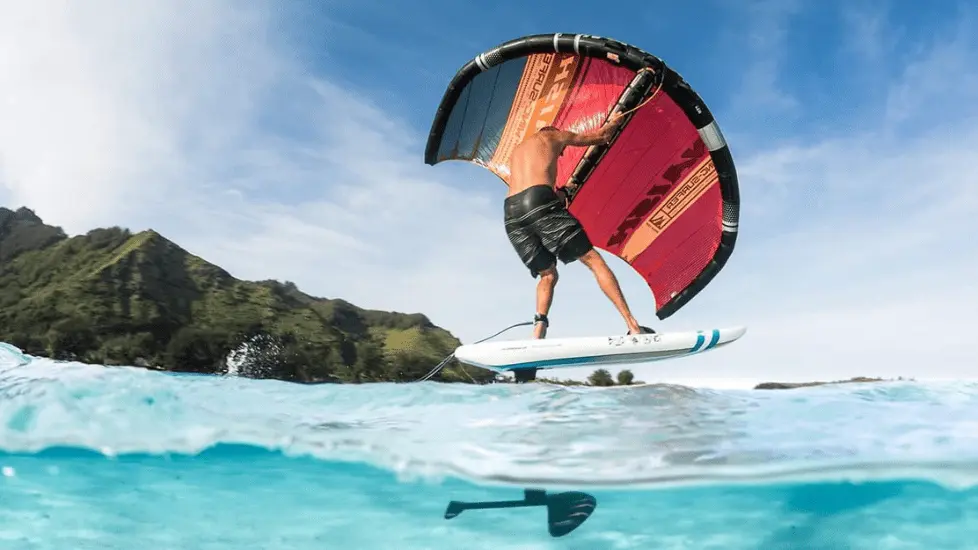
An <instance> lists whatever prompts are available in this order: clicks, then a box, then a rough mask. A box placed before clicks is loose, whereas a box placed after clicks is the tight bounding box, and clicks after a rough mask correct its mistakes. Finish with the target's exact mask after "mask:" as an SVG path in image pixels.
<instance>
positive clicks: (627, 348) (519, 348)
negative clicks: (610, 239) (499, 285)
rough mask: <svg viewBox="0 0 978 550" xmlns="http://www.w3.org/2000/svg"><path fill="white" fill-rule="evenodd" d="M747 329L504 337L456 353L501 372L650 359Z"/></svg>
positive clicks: (710, 345)
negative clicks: (520, 338)
mask: <svg viewBox="0 0 978 550" xmlns="http://www.w3.org/2000/svg"><path fill="white" fill-rule="evenodd" d="M746 332H747V327H746V326H735V327H728V328H715V329H709V330H695V331H685V332H662V333H656V334H632V335H622V334H619V335H614V336H586V337H577V338H545V339H539V340H537V339H530V340H502V341H495V342H483V343H480V344H468V345H462V346H459V347H458V348H457V349H456V350H455V358H456V359H457V360H459V361H460V362H462V363H465V364H467V365H472V366H475V367H480V368H484V369H489V370H493V371H496V372H507V371H514V370H520V369H552V368H561V367H579V366H594V365H610V364H622V363H645V362H650V361H662V360H665V359H674V358H678V357H687V356H690V355H695V354H699V353H703V352H706V351H710V350H714V349H717V348H720V347H723V346H725V345H727V344H730V343H732V342H735V341H737V340H738V339H739V338H740V337H741V336H743V335H744V333H746Z"/></svg>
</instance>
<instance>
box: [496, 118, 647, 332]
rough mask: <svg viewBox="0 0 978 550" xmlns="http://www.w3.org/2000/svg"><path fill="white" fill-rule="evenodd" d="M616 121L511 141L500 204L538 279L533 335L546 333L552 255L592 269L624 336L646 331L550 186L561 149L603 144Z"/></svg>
mask: <svg viewBox="0 0 978 550" xmlns="http://www.w3.org/2000/svg"><path fill="white" fill-rule="evenodd" d="M617 124H618V121H617V120H615V119H612V121H610V122H609V123H608V124H606V125H605V126H604V127H603V128H601V129H600V130H598V131H595V132H589V133H581V134H577V133H574V132H568V131H565V130H558V129H556V128H553V127H547V128H543V129H541V130H540V131H538V132H536V133H534V134H532V135H530V136H529V137H527V138H526V139H525V140H524V141H523V142H522V143H520V144H519V145H517V146H516V148H515V149H514V150H513V153H512V155H511V156H510V181H509V193H508V194H507V196H506V200H505V203H504V210H505V224H506V234H507V236H508V237H509V240H510V242H511V243H512V245H513V248H514V249H515V250H516V253H517V254H518V255H519V256H520V259H521V260H522V261H523V264H524V265H526V267H527V268H528V269H529V270H530V275H531V276H533V277H537V276H539V277H540V281H539V282H538V283H537V296H536V302H537V304H536V312H537V315H536V317H535V320H536V324H535V327H534V337H536V338H544V337H545V336H546V333H547V326H548V324H549V321H548V319H547V314H548V313H549V312H550V306H551V304H552V302H553V292H554V287H555V286H556V284H557V259H558V258H559V259H560V260H561V261H562V262H563V263H565V264H567V263H570V262H573V261H575V260H580V261H581V263H583V264H584V265H586V266H587V267H588V268H589V269H590V270H591V272H592V273H594V276H595V278H596V279H597V282H598V286H600V287H601V290H602V291H603V292H604V294H605V295H606V296H607V297H608V298H609V299H610V300H611V302H612V303H613V304H614V305H615V307H616V308H617V309H618V312H619V313H620V314H621V316H622V318H623V319H624V320H625V324H626V325H627V326H628V332H629V334H637V333H640V332H652V331H651V329H648V328H645V327H642V326H641V325H639V324H638V321H636V320H635V317H634V316H633V315H632V313H631V311H630V310H629V308H628V304H627V302H626V301H625V297H624V296H623V295H622V292H621V287H620V286H619V284H618V279H617V278H616V277H615V274H614V273H613V272H612V271H611V269H610V268H609V267H608V264H607V263H605V261H604V258H602V257H601V255H600V254H599V253H598V251H597V250H595V249H594V246H593V245H592V244H591V241H590V240H589V239H588V237H587V234H586V233H585V232H584V228H583V227H581V224H580V222H579V221H578V220H577V218H575V217H574V215H573V214H571V213H570V212H569V211H568V210H567V208H566V205H565V204H564V202H563V201H562V200H561V199H560V197H559V196H558V195H557V192H556V191H555V189H554V184H555V181H554V180H555V178H556V173H557V159H559V158H560V155H561V154H562V153H563V152H564V149H565V148H566V147H568V146H589V145H597V144H601V143H607V142H608V141H609V140H610V139H611V137H612V136H613V135H614V130H615V128H616V127H617Z"/></svg>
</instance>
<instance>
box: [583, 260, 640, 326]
mask: <svg viewBox="0 0 978 550" xmlns="http://www.w3.org/2000/svg"><path fill="white" fill-rule="evenodd" d="M578 259H579V260H580V261H581V263H583V264H584V265H586V266H587V267H588V269H590V270H591V272H592V273H594V278H595V279H597V280H598V286H599V287H601V290H602V292H604V294H605V296H607V297H608V299H610V300H611V303H613V304H615V307H616V308H618V313H620V314H621V316H622V318H623V319H625V324H626V325H628V333H629V334H638V333H640V332H642V327H641V326H640V325H639V324H638V321H637V320H636V319H635V317H634V316H633V315H632V312H631V310H629V309H628V303H627V302H626V301H625V296H624V295H623V294H622V293H621V286H619V284H618V278H617V277H615V274H614V273H613V272H612V271H611V268H610V267H608V264H607V263H606V262H605V261H604V258H602V257H601V254H598V251H597V250H595V249H593V248H592V249H591V250H589V251H587V252H586V253H585V254H584V255H582V256H581V257H580V258H578Z"/></svg>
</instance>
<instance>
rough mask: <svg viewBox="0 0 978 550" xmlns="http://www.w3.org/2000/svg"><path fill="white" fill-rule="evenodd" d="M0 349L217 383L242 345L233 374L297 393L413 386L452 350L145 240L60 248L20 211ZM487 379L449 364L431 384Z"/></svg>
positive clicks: (2, 305) (108, 235)
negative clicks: (324, 385)
mask: <svg viewBox="0 0 978 550" xmlns="http://www.w3.org/2000/svg"><path fill="white" fill-rule="evenodd" d="M0 341H6V342H10V343H11V344H14V345H16V346H18V347H20V348H22V349H24V350H25V351H26V352H28V353H31V354H33V355H41V356H47V357H51V358H55V359H77V360H81V361H85V362H90V363H102V364H108V365H113V364H116V365H119V364H126V365H140V366H148V367H155V368H161V369H166V370H173V371H183V372H205V373H215V372H225V371H226V370H227V368H228V362H227V361H226V358H227V356H228V353H229V352H231V351H232V350H236V349H239V348H241V345H242V344H243V343H246V342H250V344H249V346H248V347H249V349H250V353H248V354H247V357H248V358H247V360H246V361H245V364H243V365H240V366H238V371H239V372H240V373H241V374H244V375H246V376H255V377H269V378H279V379H285V380H293V381H299V382H321V381H335V382H368V381H410V380H415V379H417V378H418V377H420V376H422V375H424V374H425V373H426V372H428V371H429V370H430V369H431V368H432V367H434V366H435V365H436V364H438V362H440V361H441V360H442V359H443V358H445V357H446V356H447V355H449V354H450V353H451V352H452V350H454V349H455V347H456V346H458V345H459V341H458V339H457V338H455V337H454V336H452V334H450V333H449V332H448V331H446V330H444V329H442V328H439V327H437V326H435V325H433V324H432V323H431V322H430V321H429V320H428V318H427V317H425V316H424V315H421V314H403V313H393V312H385V311H373V310H365V309H361V308H359V307H356V306H354V305H353V304H350V303H349V302H346V301H343V300H339V299H324V298H316V297H313V296H310V295H308V294H305V293H303V292H301V291H300V290H299V289H298V288H296V286H295V285H294V284H292V283H289V282H285V283H281V282H278V281H257V282H253V281H242V280H239V279H236V278H234V277H232V276H231V275H230V274H229V273H227V272H226V271H224V270H223V269H221V268H220V267H218V266H216V265H214V264H211V263H208V262H207V261H205V260H203V259H202V258H200V257H198V256H195V255H193V254H190V253H189V252H187V251H186V250H184V249H182V248H180V247H179V246H177V245H176V244H174V243H173V242H171V241H169V240H167V239H166V238H164V237H163V236H162V235H160V234H159V233H157V232H155V231H152V230H150V231H143V232H141V233H136V234H133V233H131V232H130V231H129V230H127V229H123V228H120V227H111V228H103V229H94V230H92V231H89V232H88V233H87V234H85V235H78V236H75V237H68V236H67V235H66V234H65V232H64V231H62V230H61V228H59V227H52V226H49V225H46V224H45V223H44V222H43V221H42V220H41V219H40V218H39V217H37V216H36V215H35V214H34V212H32V211H31V210H29V209H27V208H20V209H18V210H16V211H12V210H9V209H6V208H0ZM231 363H232V367H233V365H234V363H235V361H231ZM463 369H464V370H463ZM491 378H492V373H488V372H485V371H483V370H482V369H476V368H471V367H463V366H462V365H460V364H458V363H457V362H455V361H452V362H451V363H450V364H449V365H448V366H447V367H446V368H445V369H444V370H443V371H442V372H441V374H439V375H438V376H437V377H436V378H435V379H437V380H442V381H472V380H476V381H479V382H483V381H487V380H490V379H491Z"/></svg>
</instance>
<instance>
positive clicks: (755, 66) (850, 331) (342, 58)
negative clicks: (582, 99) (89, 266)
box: [0, 0, 978, 386]
mask: <svg viewBox="0 0 978 550" xmlns="http://www.w3.org/2000/svg"><path fill="white" fill-rule="evenodd" d="M489 6H490V5H487V4H483V3H475V2H466V1H455V2H447V1H444V0H426V1H425V2H422V3H418V2H413V1H412V2H409V1H407V0H384V1H381V0H357V1H352V0H326V1H312V0H301V1H296V2H289V3H281V2H271V1H268V2H249V3H242V2H234V1H232V0H213V1H210V2H198V1H196V0H167V1H162V0H159V1H157V0H145V1H141V2H126V1H123V0H114V1H110V0H93V1H90V2H85V3H77V2H69V1H67V0H63V1H58V0H36V1H33V2H16V1H14V0H0V205H4V206H8V207H14V208H16V207H19V206H28V207H30V208H32V209H34V210H35V211H36V212H37V214H38V215H40V216H41V217H42V218H43V219H44V220H45V221H46V222H47V223H50V224H53V225H60V226H62V227H63V228H64V229H65V230H66V231H67V232H69V233H70V234H78V233H84V232H86V231H87V230H89V229H92V228H94V227H102V226H114V225H117V226H124V227H128V228H130V229H132V230H134V231H140V230H144V229H149V228H152V229H155V230H157V231H159V232H160V233H162V234H163V235H164V236H166V237H168V238H169V239H171V240H173V241H175V242H177V243H178V244H180V245H181V246H183V247H184V248H186V249H188V250H189V251H191V252H192V253H194V254H198V255H200V256H202V257H204V258H206V259H207V260H209V261H212V262H214V263H216V264H218V265H221V266H222V267H224V268H225V269H227V270H228V271H230V272H231V273H232V274H233V275H235V276H236V277H239V278H244V279H267V278H274V279H278V280H283V281H284V280H288V281H293V282H295V283H296V284H298V285H299V287H300V288H301V289H303V290H304V291H306V292H308V293H310V294H313V295H316V296H323V297H330V298H336V297H340V298H344V299H347V300H349V301H351V302H353V303H355V304H357V305H359V306H361V307H366V308H375V309H383V310H395V311H404V312H422V313H425V314H426V315H428V317H429V318H430V319H431V320H432V321H433V322H434V323H435V324H437V325H439V326H442V327H444V328H446V329H448V330H450V331H451V332H452V333H453V334H455V335H456V336H458V337H459V338H460V339H461V340H462V341H463V342H471V341H474V340H476V339H479V338H482V337H485V336H488V335H489V334H492V333H494V332H496V331H497V330H499V329H501V328H503V327H505V326H507V325H510V324H512V323H517V322H521V321H526V320H529V319H531V318H532V315H533V313H534V305H533V304H534V292H535V281H534V280H533V279H531V278H530V277H529V275H528V273H527V272H526V270H525V268H524V267H523V265H522V264H521V263H520V262H519V260H518V258H517V257H516V255H515V254H514V253H513V251H512V249H511V247H510V244H509V242H508V241H507V239H506V236H505V232H504V229H503V225H502V219H501V208H502V204H501V203H502V199H503V197H504V195H505V186H504V185H503V184H502V183H501V182H500V181H499V180H498V179H496V177H495V176H493V175H492V174H491V173H489V172H488V171H486V170H485V169H482V168H480V167H478V166H475V165H471V164H465V163H446V164H439V165H437V166H434V167H432V166H427V165H425V164H424V162H423V154H424V145H425V141H426V139H427V134H428V131H429V129H430V125H431V120H432V117H433V115H434V111H435V109H436V108H437V106H438V103H439V101H440V100H441V96H442V94H443V93H444V91H445V86H446V85H447V84H448V82H449V80H450V79H451V78H452V76H453V75H454V74H455V72H456V71H457V70H458V68H459V67H461V66H462V65H463V64H464V63H466V62H467V61H468V60H469V59H471V58H472V57H474V56H475V55H477V54H479V53H481V52H483V51H485V50H488V49H490V48H492V47H493V46H495V45H497V44H499V43H501V42H504V41H506V40H509V39H512V38H516V37H519V36H522V35H526V34H533V33H549V32H564V33H578V32H579V33H587V34H595V35H599V36H606V37H611V38H615V39H617V40H621V41H624V42H629V43H632V44H635V45H637V46H639V47H641V48H642V49H644V50H646V51H649V52H651V53H653V54H655V55H657V56H659V57H661V58H662V59H664V60H665V61H666V62H667V63H668V64H670V66H672V67H673V68H674V69H676V70H677V71H678V72H679V73H680V74H681V75H682V76H683V77H684V78H686V80H687V81H688V82H690V84H691V85H692V86H693V87H694V89H696V90H697V91H698V92H699V94H700V95H701V96H702V97H703V98H704V100H705V101H706V103H707V104H708V105H709V106H710V109H711V110H712V111H713V113H714V115H715V116H716V119H717V121H718V123H719V125H720V127H721V129H722V130H723V132H724V135H725V137H726V138H727V141H728V142H729V144H730V146H731V150H732V154H733V156H734V161H735V163H736V167H737V171H738V177H739V182H740V193H741V216H740V234H739V237H738V241H737V245H736V249H735V250H734V253H733V256H732V257H731V259H730V260H729V262H728V263H727V265H726V267H725V268H724V269H723V271H721V272H720V274H719V275H718V276H717V277H716V279H714V281H713V283H712V284H711V285H709V286H708V287H707V288H706V289H705V290H704V291H703V292H701V293H700V295H699V296H697V297H696V298H694V299H693V301H691V302H690V303H689V304H688V305H687V306H686V307H685V308H683V309H682V310H680V311H679V312H677V313H676V314H675V315H673V316H672V317H670V318H668V319H666V320H665V321H659V320H658V319H656V318H655V316H654V300H653V296H652V294H651V293H650V291H649V289H648V287H647V286H646V285H645V283H644V281H642V280H641V278H640V277H639V276H638V275H637V274H636V273H635V272H633V271H632V270H631V269H630V268H629V266H628V265H627V264H625V263H624V262H622V261H620V260H618V259H617V258H614V257H612V256H610V255H608V254H605V258H606V259H607V260H608V262H609V264H610V265H611V266H612V268H613V269H614V270H615V272H616V274H617V275H618V277H619V279H620V281H621V283H622V287H623V289H624V291H625V294H626V297H627V299H628V300H629V303H630V305H631V307H632V310H633V311H634V312H635V314H636V316H637V317H638V318H639V321H640V322H642V323H643V324H646V325H649V326H652V327H653V328H655V329H657V330H659V331H671V330H677V331H678V330H697V329H709V328H713V327H722V326H734V325H746V326H747V327H748V332H747V334H746V335H745V336H744V337H743V338H742V339H741V340H740V341H739V342H737V343H735V344H733V345H731V346H728V347H726V348H724V349H722V350H717V351H714V352H710V353H707V354H704V355H700V356H697V357H692V358H688V359H680V360H673V361H666V362H661V363H650V364H644V365H637V366H633V367H631V369H632V370H633V372H635V374H636V377H637V378H638V379H640V380H644V381H647V382H661V381H670V382H686V383H696V382H697V381H700V382H703V381H706V380H711V381H712V382H711V383H712V384H714V385H724V384H726V385H731V386H737V385H743V384H749V383H752V382H754V381H759V380H787V381H792V380H795V381H797V380H834V379H840V378H849V377H852V376H882V377H896V376H904V377H915V378H917V379H927V378H974V377H976V376H975V374H974V373H976V372H978V351H976V348H975V342H973V341H971V340H970V338H971V334H972V333H973V332H975V331H974V329H975V328H978V322H976V321H975V309H976V308H978V242H976V238H975V236H974V223H973V220H974V219H975V218H976V217H978V168H976V166H975V163H974V162H972V159H973V158H975V153H974V149H973V148H974V144H975V143H978V124H976V123H978V103H976V102H975V101H974V100H973V98H974V97H978V6H976V5H975V4H974V3H973V2H967V1H952V0H949V1H947V2H940V3H936V2H928V3H924V2H911V1H909V0H903V1H888V0H878V1H872V2H870V1H863V0H809V1H801V0H701V1H700V2H695V3H686V2H676V1H674V0H673V1H671V2H665V1H660V0H656V1H646V2H637V1H636V2H629V1H624V2H621V3H619V4H617V5H616V8H615V9H614V10H606V9H603V8H602V6H601V5H600V4H594V3H593V2H580V1H576V0H570V1H565V2H561V3H557V2H553V1H550V0H546V1H544V0H541V2H539V3H537V4H534V6H535V7H534V8H533V9H520V8H519V7H518V4H517V2H515V1H513V0H499V1H497V2H494V3H492V4H491V9H488V7H489ZM560 274H561V277H560V282H559V283H558V286H557V289H556V295H555V300H554V306H553V308H552V310H551V315H550V318H551V327H550V331H549V336H551V337H560V336H585V335H606V334H619V333H623V332H625V330H626V328H625V326H624V324H623V322H622V320H621V319H620V317H619V316H618V314H617V312H616V311H615V309H614V307H613V306H612V305H611V304H610V302H608V300H607V299H606V298H605V297H604V295H603V294H602V293H601V291H600V290H599V289H598V287H597V285H596V284H595V282H594V278H593V276H592V275H591V274H590V272H589V271H588V270H587V269H586V268H585V267H583V266H582V265H580V264H571V265H568V266H565V267H562V268H561V271H560ZM520 331H523V332H520ZM528 336H529V329H528V327H523V328H520V329H516V330H515V331H511V332H509V333H507V334H505V335H504V336H503V337H506V338H516V337H528ZM611 370H612V372H613V373H614V372H616V371H617V367H616V368H613V369H611ZM590 371H591V369H587V368H573V369H561V370H560V371H559V372H558V371H550V372H549V373H546V374H554V375H556V376H558V377H561V378H578V379H580V378H582V377H584V376H586V375H587V374H588V373H589V372H590ZM704 383H705V382H704Z"/></svg>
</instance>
